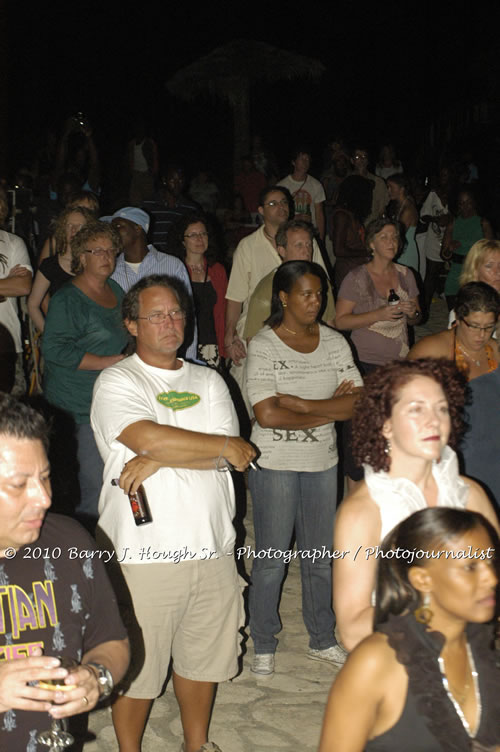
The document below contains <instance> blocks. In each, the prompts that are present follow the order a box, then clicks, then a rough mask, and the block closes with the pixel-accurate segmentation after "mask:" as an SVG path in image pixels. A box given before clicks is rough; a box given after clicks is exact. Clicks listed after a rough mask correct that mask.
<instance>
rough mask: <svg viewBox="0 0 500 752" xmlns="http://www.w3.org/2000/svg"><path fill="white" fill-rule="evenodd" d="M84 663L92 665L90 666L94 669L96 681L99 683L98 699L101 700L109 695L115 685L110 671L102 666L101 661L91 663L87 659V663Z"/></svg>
mask: <svg viewBox="0 0 500 752" xmlns="http://www.w3.org/2000/svg"><path fill="white" fill-rule="evenodd" d="M85 665H86V666H92V668H93V669H95V672H96V674H97V683H98V684H99V697H100V699H101V700H103V699H104V698H106V697H109V696H110V694H111V692H112V691H113V688H114V686H115V683H114V681H113V677H112V676H111V671H110V670H109V669H107V668H106V666H103V665H102V663H93V662H92V661H89V663H86V664H85Z"/></svg>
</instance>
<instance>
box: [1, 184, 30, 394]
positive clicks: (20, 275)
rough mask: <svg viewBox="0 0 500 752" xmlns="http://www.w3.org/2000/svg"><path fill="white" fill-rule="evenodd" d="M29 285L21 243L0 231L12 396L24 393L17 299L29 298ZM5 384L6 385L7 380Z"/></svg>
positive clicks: (3, 309) (27, 260)
mask: <svg viewBox="0 0 500 752" xmlns="http://www.w3.org/2000/svg"><path fill="white" fill-rule="evenodd" d="M6 208H7V207H6V204H5V209H6ZM1 210H2V197H1V196H0V213H1ZM32 281H33V269H32V267H31V263H30V258H29V256H28V251H27V248H26V245H25V243H24V240H22V238H20V237H18V236H17V235H13V234H12V233H10V232H6V231H5V230H0V324H1V325H3V326H4V327H5V329H7V331H8V332H9V334H10V336H11V337H12V340H13V343H14V346H15V350H16V361H15V365H16V367H15V377H14V379H15V380H14V385H13V387H12V389H11V391H12V393H13V394H23V393H24V392H25V391H26V380H25V377H24V372H23V354H22V353H23V346H22V341H21V321H20V318H19V310H18V302H17V299H18V298H21V297H23V295H29V293H30V291H31V283H32ZM8 380H9V381H10V378H9V379H8ZM9 386H10V384H9ZM6 388H8V387H6Z"/></svg>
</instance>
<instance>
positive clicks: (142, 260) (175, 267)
mask: <svg viewBox="0 0 500 752" xmlns="http://www.w3.org/2000/svg"><path fill="white" fill-rule="evenodd" d="M101 219H102V220H103V221H104V222H111V224H112V225H113V227H114V228H115V229H116V230H118V232H119V234H120V239H121V241H122V245H123V253H121V254H120V255H119V256H118V258H117V259H116V266H115V271H114V272H113V274H112V275H111V279H114V280H115V282H117V283H118V284H119V285H120V287H121V288H122V289H123V290H125V292H128V291H129V290H130V288H131V287H132V286H133V285H135V283H136V282H138V281H139V280H140V279H142V278H143V277H148V276H149V275H150V274H167V275H168V276H169V277H175V278H176V279H179V280H180V281H181V282H182V283H183V284H184V285H185V287H186V290H187V292H188V293H189V296H190V297H192V291H191V282H190V280H189V275H188V273H187V270H186V267H185V266H184V264H183V263H182V261H181V260H180V259H178V258H176V257H175V256H171V255H170V254H168V253H160V252H159V251H157V250H156V248H155V247H154V246H153V245H148V243H147V237H146V236H147V232H148V230H149V216H148V215H147V214H146V212H145V211H142V209H138V208H137V207H135V206H125V207H124V208H123V209H118V211H116V212H115V213H114V214H113V215H112V216H109V217H101ZM197 339H198V337H197V332H196V329H195V331H194V337H193V341H192V342H191V344H190V345H189V347H187V349H186V353H185V357H186V358H189V359H191V360H197Z"/></svg>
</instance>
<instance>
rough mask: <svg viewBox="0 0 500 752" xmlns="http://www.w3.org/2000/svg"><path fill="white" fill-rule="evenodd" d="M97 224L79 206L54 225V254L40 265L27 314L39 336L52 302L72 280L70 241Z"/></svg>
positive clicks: (70, 209)
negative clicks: (85, 229)
mask: <svg viewBox="0 0 500 752" xmlns="http://www.w3.org/2000/svg"><path fill="white" fill-rule="evenodd" d="M92 221H95V217H94V215H93V213H92V212H91V211H89V210H88V209H84V208H83V207H81V206H79V207H77V208H75V207H71V208H69V209H64V210H63V211H62V212H61V213H60V214H59V216H58V217H57V219H56V220H55V222H54V234H53V241H54V248H55V254H54V255H50V256H49V255H48V256H47V257H46V258H44V259H43V260H42V261H41V262H40V267H39V269H38V271H37V273H36V274H35V280H34V282H33V287H32V289H31V293H30V295H29V298H28V312H29V315H30V317H31V320H32V321H33V323H34V325H35V326H36V328H37V329H38V331H39V332H43V330H44V328H45V316H46V315H47V310H48V307H49V300H50V298H51V297H52V296H53V295H55V293H56V292H57V291H58V290H59V288H60V287H62V286H63V285H64V284H65V283H66V282H69V280H70V279H71V278H72V277H73V274H72V272H71V241H72V239H73V238H74V236H75V235H76V233H77V232H78V231H79V230H81V229H82V227H85V225H86V224H87V223H88V222H92Z"/></svg>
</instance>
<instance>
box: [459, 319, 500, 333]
mask: <svg viewBox="0 0 500 752" xmlns="http://www.w3.org/2000/svg"><path fill="white" fill-rule="evenodd" d="M460 321H463V322H464V324H465V326H468V327H469V329H476V331H478V332H486V334H491V332H492V331H493V330H494V328H495V327H496V323H495V324H489V325H488V326H478V325H477V324H469V322H468V321H466V320H465V319H460Z"/></svg>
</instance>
